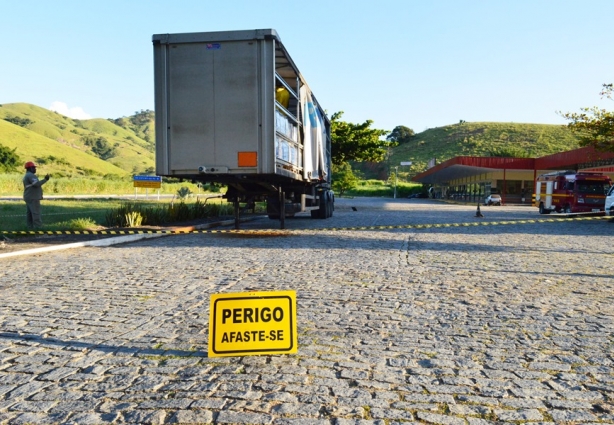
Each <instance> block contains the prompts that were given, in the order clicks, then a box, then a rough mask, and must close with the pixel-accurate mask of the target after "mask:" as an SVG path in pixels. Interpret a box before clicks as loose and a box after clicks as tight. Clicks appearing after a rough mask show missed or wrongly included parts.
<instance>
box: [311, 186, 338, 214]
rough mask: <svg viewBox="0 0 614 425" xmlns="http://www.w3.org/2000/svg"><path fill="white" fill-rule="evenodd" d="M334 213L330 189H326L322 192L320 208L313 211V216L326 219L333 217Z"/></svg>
mask: <svg viewBox="0 0 614 425" xmlns="http://www.w3.org/2000/svg"><path fill="white" fill-rule="evenodd" d="M332 215H333V212H332V200H331V197H330V196H329V193H328V191H326V190H325V191H323V192H322V193H320V208H319V209H317V210H313V211H311V218H321V219H325V218H328V217H331V216H332Z"/></svg>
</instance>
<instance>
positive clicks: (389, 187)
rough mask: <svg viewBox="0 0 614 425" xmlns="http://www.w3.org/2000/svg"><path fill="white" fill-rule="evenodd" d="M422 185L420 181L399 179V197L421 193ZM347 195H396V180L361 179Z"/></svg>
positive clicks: (383, 196) (387, 196) (385, 196)
mask: <svg viewBox="0 0 614 425" xmlns="http://www.w3.org/2000/svg"><path fill="white" fill-rule="evenodd" d="M421 191H422V185H421V184H419V183H407V182H402V181H397V198H407V197H408V196H409V195H410V194H412V193H420V192H421ZM345 195H346V196H364V197H382V198H392V197H393V196H394V181H391V182H385V181H382V180H361V181H360V182H359V183H358V186H356V187H355V188H354V189H352V190H348V191H347V192H346V193H345Z"/></svg>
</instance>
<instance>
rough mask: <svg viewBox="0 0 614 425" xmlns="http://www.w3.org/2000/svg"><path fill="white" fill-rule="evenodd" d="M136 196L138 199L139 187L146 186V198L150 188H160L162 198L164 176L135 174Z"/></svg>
mask: <svg viewBox="0 0 614 425" xmlns="http://www.w3.org/2000/svg"><path fill="white" fill-rule="evenodd" d="M133 185H134V198H135V199H136V191H137V189H136V188H137V187H144V188H145V198H147V194H148V189H149V188H152V189H158V199H160V187H162V177H160V176H134V177H133Z"/></svg>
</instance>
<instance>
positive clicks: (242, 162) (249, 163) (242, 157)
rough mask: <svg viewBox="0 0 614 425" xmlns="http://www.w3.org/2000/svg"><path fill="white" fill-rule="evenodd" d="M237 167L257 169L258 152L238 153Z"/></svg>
mask: <svg viewBox="0 0 614 425" xmlns="http://www.w3.org/2000/svg"><path fill="white" fill-rule="evenodd" d="M238 160H239V167H257V166H258V152H239V158H238Z"/></svg>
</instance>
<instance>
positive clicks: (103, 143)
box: [81, 133, 117, 160]
mask: <svg viewBox="0 0 614 425" xmlns="http://www.w3.org/2000/svg"><path fill="white" fill-rule="evenodd" d="M81 140H82V141H83V143H84V144H85V145H86V146H89V147H90V148H91V149H92V152H93V153H94V154H95V155H96V156H98V157H99V158H100V159H104V160H107V159H109V158H113V157H114V156H116V155H117V150H116V149H115V146H112V145H111V144H110V143H109V141H108V140H107V139H106V138H105V137H103V136H96V134H94V133H90V134H88V135H86V136H82V137H81Z"/></svg>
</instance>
